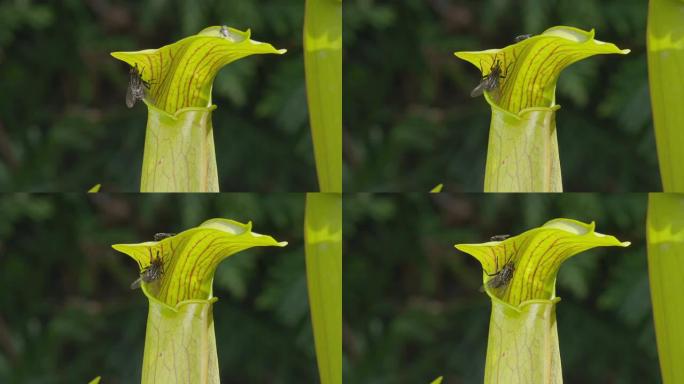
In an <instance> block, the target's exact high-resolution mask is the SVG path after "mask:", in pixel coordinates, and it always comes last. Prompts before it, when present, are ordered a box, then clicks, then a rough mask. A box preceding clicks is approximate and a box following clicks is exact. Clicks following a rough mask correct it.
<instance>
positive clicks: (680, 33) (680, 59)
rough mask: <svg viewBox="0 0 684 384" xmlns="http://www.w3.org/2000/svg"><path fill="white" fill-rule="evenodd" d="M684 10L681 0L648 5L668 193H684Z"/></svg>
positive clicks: (651, 70) (651, 74)
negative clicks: (683, 74) (683, 149)
mask: <svg viewBox="0 0 684 384" xmlns="http://www.w3.org/2000/svg"><path fill="white" fill-rule="evenodd" d="M683 9H684V2H682V1H681V0H651V1H649V6H648V26H647V30H646V34H647V39H646V42H647V45H648V78H649V86H650V89H651V92H650V95H651V107H652V110H653V126H654V129H655V137H656V144H657V147H658V162H659V164H660V175H661V178H662V181H663V190H664V191H665V192H684V151H682V150H681V148H682V147H684V135H682V134H681V130H682V127H683V126H684V108H682V107H681V106H682V100H684V76H682V73H683V72H684V64H683V63H684V22H682V12H683Z"/></svg>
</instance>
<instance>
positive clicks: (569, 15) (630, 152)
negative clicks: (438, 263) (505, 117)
mask: <svg viewBox="0 0 684 384" xmlns="http://www.w3.org/2000/svg"><path fill="white" fill-rule="evenodd" d="M646 12H647V2H646V1H643V0H610V1H596V0H526V1H513V0H470V1H465V0H460V1H456V0H452V1H448V0H402V1H379V0H375V1H373V0H371V1H366V0H363V1H362V0H352V1H347V2H345V4H344V47H345V48H344V49H345V51H344V55H345V56H344V60H345V61H344V128H345V136H344V161H345V178H344V182H345V184H344V185H345V188H346V189H345V190H351V191H390V192H391V191H414V192H418V191H429V190H430V189H432V188H433V187H434V186H435V185H437V184H438V183H444V184H445V191H452V192H459V191H467V192H479V191H482V188H483V183H484V168H485V159H486V149H487V140H488V133H489V120H490V109H489V105H488V104H487V103H486V102H485V100H484V99H483V98H476V99H473V98H471V97H470V96H469V93H470V91H471V89H473V88H474V87H475V86H476V85H477V83H478V82H479V78H480V74H479V71H478V70H477V69H476V68H475V67H473V66H472V65H471V64H470V63H467V62H465V61H463V60H460V59H458V58H456V57H455V56H454V55H453V53H454V52H455V51H469V50H484V49H489V48H501V47H504V46H506V45H508V44H511V43H512V39H513V38H514V37H515V36H517V35H521V34H525V33H535V34H538V33H541V32H543V31H544V30H546V29H547V28H549V27H552V26H555V25H569V26H574V27H578V28H581V29H584V30H590V29H592V28H595V29H596V38H597V39H599V40H602V41H608V42H612V43H615V44H617V46H618V47H620V48H629V49H631V50H632V52H631V53H630V54H628V55H598V56H594V57H591V58H588V59H586V60H583V61H581V62H578V63H575V64H573V65H571V66H570V67H568V68H567V69H566V70H564V71H563V73H562V74H561V77H560V81H559V83H558V87H557V90H556V103H557V104H560V105H561V107H562V108H561V109H560V111H558V113H557V115H556V117H557V128H558V142H559V147H560V148H559V149H560V160H561V169H562V176H563V187H564V190H565V191H590V192H592V191H606V192H609V191H623V192H632V191H657V190H661V188H662V187H661V184H660V179H659V174H658V166H657V158H656V147H655V139H654V136H653V133H652V131H653V130H652V122H651V111H650V100H649V95H648V78H647V67H646V52H645V48H646V47H645V46H646V42H645V34H646Z"/></svg>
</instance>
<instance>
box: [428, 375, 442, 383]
mask: <svg viewBox="0 0 684 384" xmlns="http://www.w3.org/2000/svg"><path fill="white" fill-rule="evenodd" d="M430 384H442V376H440V377H438V378H436V379H435V381H433V382H432V383H430Z"/></svg>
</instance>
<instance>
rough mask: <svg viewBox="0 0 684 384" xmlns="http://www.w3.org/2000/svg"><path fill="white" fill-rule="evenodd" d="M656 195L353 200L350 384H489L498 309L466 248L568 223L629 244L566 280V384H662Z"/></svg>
mask: <svg viewBox="0 0 684 384" xmlns="http://www.w3.org/2000/svg"><path fill="white" fill-rule="evenodd" d="M645 213H646V195H644V194H626V195H613V196H606V195H599V194H564V195H482V194H480V195H450V194H444V193H442V194H438V195H431V196H428V195H427V194H407V195H405V196H397V195H370V194H360V195H356V196H345V199H344V228H343V231H344V239H345V240H344V249H345V257H344V275H343V277H344V302H343V305H344V307H343V308H344V315H343V322H344V328H343V329H344V333H343V335H344V355H345V383H350V384H403V383H406V384H416V383H423V384H427V383H430V382H431V381H432V380H433V379H435V378H436V377H438V376H441V375H444V379H445V380H444V383H445V384H458V383H481V382H482V379H483V377H484V364H485V356H486V347H487V336H488V330H489V315H490V301H489V299H488V297H487V296H486V295H485V294H484V293H481V292H479V291H478V289H479V287H480V286H481V285H482V269H481V267H480V264H479V263H478V262H477V260H475V259H474V258H473V257H472V256H469V255H467V254H465V253H462V252H459V251H457V250H456V249H455V248H454V244H457V243H477V242H484V241H489V238H490V237H491V236H492V235H497V234H512V235H516V234H519V233H521V232H523V231H525V230H528V229H531V228H534V227H537V226H540V225H542V224H544V223H545V222H546V221H548V220H551V219H554V218H557V217H565V218H571V219H576V220H580V221H584V222H590V221H592V220H595V221H596V223H597V231H598V232H600V233H605V234H610V235H614V236H616V237H617V238H618V239H620V240H621V241H631V242H632V245H631V246H629V247H627V248H618V247H607V248H594V249H592V250H589V251H587V252H584V253H581V254H578V255H575V256H574V257H572V258H570V259H569V260H568V261H566V262H565V263H564V264H563V266H562V267H561V269H560V273H559V275H558V281H557V291H556V292H557V295H558V296H559V297H561V299H562V300H561V302H560V303H559V304H558V306H557V311H556V314H557V320H558V334H559V339H560V352H561V359H562V366H563V378H564V379H565V381H564V382H565V383H568V384H571V383H577V384H592V383H596V384H605V383H621V384H631V383H634V384H641V383H658V382H660V373H659V367H658V360H657V352H656V342H655V334H654V329H653V322H652V315H651V308H650V293H649V289H648V273H647V262H646V247H645V243H644V242H645V239H644V236H645V229H644V226H645Z"/></svg>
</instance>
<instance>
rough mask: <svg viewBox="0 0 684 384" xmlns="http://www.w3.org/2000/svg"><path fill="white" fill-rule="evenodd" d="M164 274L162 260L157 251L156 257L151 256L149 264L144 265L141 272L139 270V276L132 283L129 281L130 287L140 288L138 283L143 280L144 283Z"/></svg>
mask: <svg viewBox="0 0 684 384" xmlns="http://www.w3.org/2000/svg"><path fill="white" fill-rule="evenodd" d="M163 274H164V261H163V260H162V258H161V257H160V256H159V251H157V257H153V258H152V259H151V260H150V265H148V266H147V267H145V268H144V269H143V270H142V272H140V277H138V278H137V279H136V280H135V281H134V282H133V283H131V289H137V288H140V283H142V282H143V281H144V282H146V283H151V282H153V281H155V280H157V279H159V278H160V277H162V275H163Z"/></svg>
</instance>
